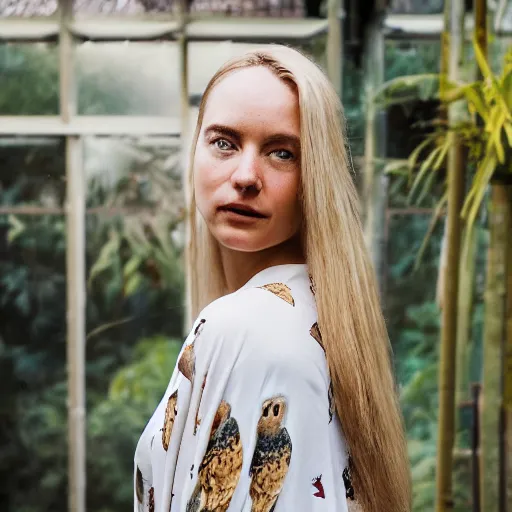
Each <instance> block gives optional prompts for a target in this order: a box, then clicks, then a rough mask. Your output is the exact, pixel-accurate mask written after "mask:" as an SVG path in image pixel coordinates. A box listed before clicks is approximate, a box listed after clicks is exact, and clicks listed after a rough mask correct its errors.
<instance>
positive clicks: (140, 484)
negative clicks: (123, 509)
mask: <svg viewBox="0 0 512 512" xmlns="http://www.w3.org/2000/svg"><path fill="white" fill-rule="evenodd" d="M144 489H145V486H144V477H143V476H142V471H141V470H140V468H139V466H137V472H136V475H135V494H136V495H137V508H138V510H139V512H144V510H145V506H144V505H145V504H144V501H145V500H144V494H145V491H144ZM152 497H153V487H151V488H150V489H149V490H148V508H149V511H150V512H154V501H153V498H152ZM152 503H153V509H151V504H152Z"/></svg>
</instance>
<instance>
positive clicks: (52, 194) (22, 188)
mask: <svg viewBox="0 0 512 512" xmlns="http://www.w3.org/2000/svg"><path fill="white" fill-rule="evenodd" d="M65 173H66V170H65V145H64V140H63V139H58V138H50V137H46V138H33V137H19V138H15V137H12V138H10V137H2V138H0V206H3V207H6V206H21V205H24V206H28V205H30V206H38V207H45V208H49V209H56V208H60V207H61V206H62V205H63V203H64V199H65V194H66V182H65Z"/></svg>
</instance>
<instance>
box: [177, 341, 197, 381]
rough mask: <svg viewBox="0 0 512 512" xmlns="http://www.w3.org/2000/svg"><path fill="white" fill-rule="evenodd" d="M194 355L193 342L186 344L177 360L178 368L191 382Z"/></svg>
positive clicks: (192, 378) (194, 360) (192, 379)
mask: <svg viewBox="0 0 512 512" xmlns="http://www.w3.org/2000/svg"><path fill="white" fill-rule="evenodd" d="M195 363H196V356H195V354H194V342H192V343H191V344H190V345H187V346H186V347H185V348H184V349H183V352H182V354H181V357H180V360H179V361H178V370H179V371H180V372H181V373H182V374H183V375H184V377H185V378H186V379H187V380H188V381H190V383H191V384H192V383H193V382H194V374H195Z"/></svg>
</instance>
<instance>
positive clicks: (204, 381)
mask: <svg viewBox="0 0 512 512" xmlns="http://www.w3.org/2000/svg"><path fill="white" fill-rule="evenodd" d="M207 377H208V373H206V374H205V376H204V378H203V383H202V384H201V392H200V394H199V401H198V403H197V409H196V419H195V421H194V435H196V434H197V429H198V428H199V426H200V425H201V418H200V417H199V407H200V406H201V400H202V399H203V392H204V387H205V386H206V379H207Z"/></svg>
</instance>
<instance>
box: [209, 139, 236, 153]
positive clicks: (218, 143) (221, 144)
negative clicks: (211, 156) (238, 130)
mask: <svg viewBox="0 0 512 512" xmlns="http://www.w3.org/2000/svg"><path fill="white" fill-rule="evenodd" d="M213 145H214V146H215V147H216V148H217V149H220V150H222V151H225V150H226V149H232V145H231V144H230V143H229V142H228V141H227V140H225V139H217V140H214V141H213Z"/></svg>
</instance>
